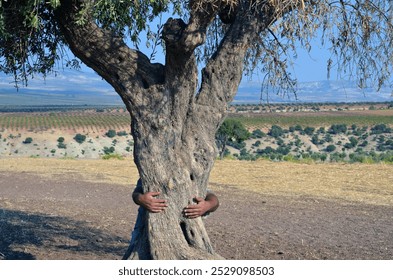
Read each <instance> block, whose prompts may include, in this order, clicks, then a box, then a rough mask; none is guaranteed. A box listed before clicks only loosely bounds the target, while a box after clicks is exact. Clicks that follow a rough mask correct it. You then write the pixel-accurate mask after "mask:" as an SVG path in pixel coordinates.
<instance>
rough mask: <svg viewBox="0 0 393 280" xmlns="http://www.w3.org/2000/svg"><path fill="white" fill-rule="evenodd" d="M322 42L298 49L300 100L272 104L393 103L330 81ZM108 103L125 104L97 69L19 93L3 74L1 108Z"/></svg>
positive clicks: (256, 87)
mask: <svg viewBox="0 0 393 280" xmlns="http://www.w3.org/2000/svg"><path fill="white" fill-rule="evenodd" d="M319 42H320V39H316V40H315V41H314V43H313V44H312V49H311V52H310V53H308V52H306V51H305V50H303V49H298V53H297V55H298V57H297V59H296V60H294V65H293V69H292V72H293V73H292V74H293V75H294V76H295V77H296V78H297V79H298V87H299V90H298V93H297V98H298V100H296V98H295V97H294V96H293V95H291V94H289V95H288V96H285V97H282V96H274V95H272V96H269V100H270V102H294V101H298V102H312V101H314V102H315V101H317V102H359V101H393V97H392V92H393V91H392V89H390V88H383V89H382V90H381V92H379V93H376V92H375V90H373V89H366V90H363V91H361V90H359V89H357V88H356V84H355V83H354V82H352V81H342V80H338V79H337V73H336V72H335V71H334V70H333V71H332V72H331V76H330V77H331V78H330V81H327V68H326V63H327V60H328V59H329V57H330V54H329V52H328V50H327V49H326V48H324V47H322V46H321V45H320V43H319ZM140 48H141V51H143V52H144V53H145V54H147V55H148V56H149V55H150V53H151V50H148V49H146V48H145V47H144V44H142V43H141V44H140ZM156 61H157V62H161V63H163V62H164V55H163V54H162V52H161V51H158V53H157V56H156ZM260 89H261V78H260V76H259V75H258V73H255V74H254V75H253V77H252V79H251V80H250V79H249V78H248V77H244V78H243V80H242V82H241V84H240V86H239V92H238V95H237V96H236V98H235V101H238V102H250V101H252V102H258V101H259V99H260ZM24 103H26V104H37V105H38V104H53V103H56V104H57V103H61V104H67V105H70V104H76V105H83V104H89V105H90V104H91V105H95V104H104V105H112V104H115V105H121V104H122V101H121V99H120V98H119V97H118V96H117V94H116V93H115V92H114V90H113V89H112V88H111V87H110V85H109V84H107V83H106V81H104V80H102V79H101V77H99V76H98V75H97V74H96V73H95V72H94V71H93V70H91V69H89V68H88V67H86V66H84V65H82V68H81V69H80V70H79V71H76V70H71V69H66V70H58V71H57V74H56V76H55V75H50V76H48V77H46V79H43V78H42V77H37V76H36V77H35V79H33V80H30V81H29V86H28V87H27V88H21V89H19V91H18V92H16V90H15V87H14V84H13V80H12V77H6V76H4V74H2V73H0V105H12V104H24Z"/></svg>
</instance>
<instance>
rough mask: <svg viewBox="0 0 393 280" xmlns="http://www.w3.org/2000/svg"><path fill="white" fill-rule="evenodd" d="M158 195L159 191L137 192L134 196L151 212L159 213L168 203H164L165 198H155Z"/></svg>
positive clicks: (138, 202)
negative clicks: (136, 195)
mask: <svg viewBox="0 0 393 280" xmlns="http://www.w3.org/2000/svg"><path fill="white" fill-rule="evenodd" d="M158 195H160V192H147V193H145V194H139V195H138V197H137V198H136V202H137V204H139V205H140V206H142V207H143V208H145V209H146V210H147V211H149V212H151V213H159V212H161V211H164V210H165V208H166V207H167V206H168V205H167V204H166V200H165V199H158V198H156V196H158Z"/></svg>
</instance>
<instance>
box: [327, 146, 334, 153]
mask: <svg viewBox="0 0 393 280" xmlns="http://www.w3.org/2000/svg"><path fill="white" fill-rule="evenodd" d="M325 150H326V152H328V153H331V152H334V151H335V150H336V146H334V145H328V146H327V147H326V149H325Z"/></svg>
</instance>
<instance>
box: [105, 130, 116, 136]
mask: <svg viewBox="0 0 393 280" xmlns="http://www.w3.org/2000/svg"><path fill="white" fill-rule="evenodd" d="M105 135H106V136H107V137H109V138H113V137H115V136H116V131H115V130H113V129H109V130H108V131H107V132H106V133H105Z"/></svg>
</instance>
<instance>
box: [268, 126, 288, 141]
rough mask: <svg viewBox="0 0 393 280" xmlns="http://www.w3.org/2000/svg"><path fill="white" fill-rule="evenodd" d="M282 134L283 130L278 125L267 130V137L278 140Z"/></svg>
mask: <svg viewBox="0 0 393 280" xmlns="http://www.w3.org/2000/svg"><path fill="white" fill-rule="evenodd" d="M283 134H284V130H283V129H282V128H281V127H280V126H278V125H272V128H271V129H270V130H269V133H268V135H270V136H272V137H274V138H278V137H281V136H282V135H283Z"/></svg>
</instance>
